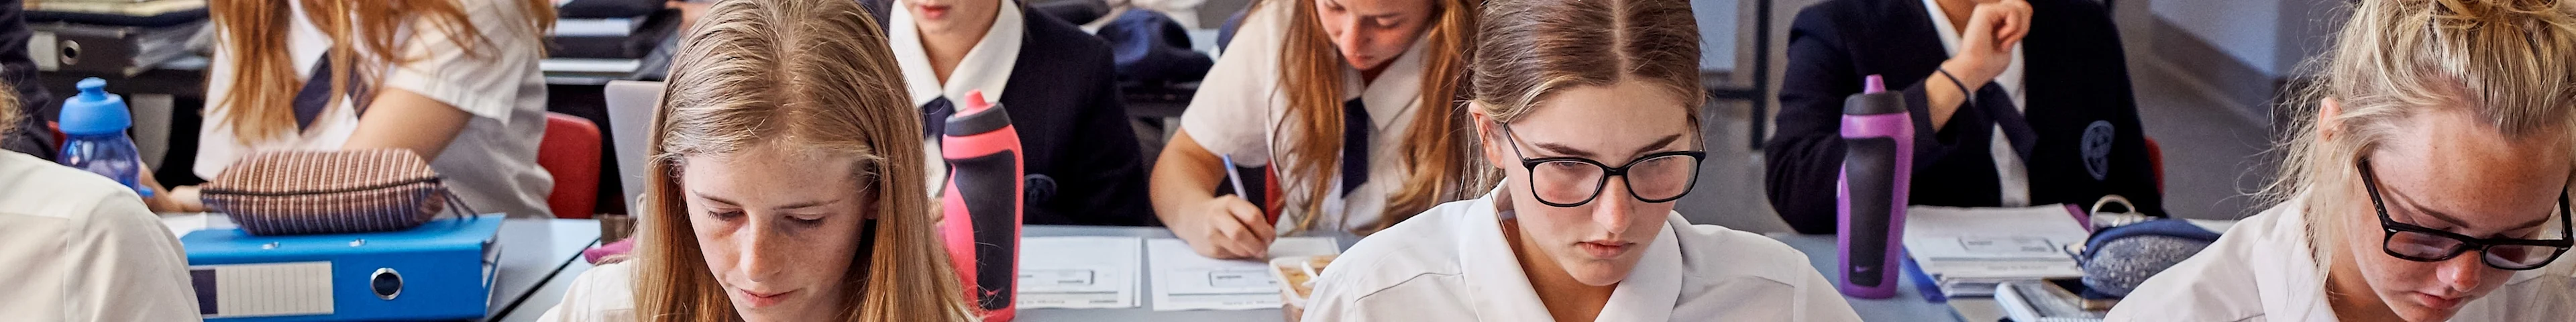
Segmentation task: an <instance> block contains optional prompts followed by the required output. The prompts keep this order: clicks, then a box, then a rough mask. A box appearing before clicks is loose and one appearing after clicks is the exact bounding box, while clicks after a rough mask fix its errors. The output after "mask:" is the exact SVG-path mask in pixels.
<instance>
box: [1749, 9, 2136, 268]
mask: <svg viewBox="0 0 2576 322" xmlns="http://www.w3.org/2000/svg"><path fill="white" fill-rule="evenodd" d="M2030 5H2031V10H2032V11H2033V14H2032V15H2031V21H2030V25H2031V28H2030V30H2031V31H2030V34H2029V35H2028V36H2026V37H2025V38H2024V40H2023V41H2022V42H2021V44H2020V45H2019V46H2018V47H2016V48H2015V49H2013V54H2012V56H2013V58H2012V60H2013V63H2012V64H2011V67H2009V68H2008V69H2007V70H2005V72H2004V73H2003V74H2002V75H1999V76H1998V77H1996V78H1995V79H1994V81H1992V82H1990V83H1988V84H1985V86H1983V87H1978V86H1973V85H1972V86H1969V87H1970V88H1978V89H1974V90H1975V91H1976V93H1973V94H1972V95H1971V96H1973V99H1972V100H1971V101H1972V102H1973V104H1964V103H1963V104H1962V106H1960V107H1959V109H1958V110H1957V112H1956V113H1955V114H1952V115H1951V116H1950V119H1949V120H1948V122H1947V123H1946V124H1945V127H1943V128H1941V129H1940V130H1938V131H1935V130H1933V128H1932V123H1931V121H1932V120H1931V110H1930V109H1929V105H1928V103H1926V101H1927V99H1926V98H1925V97H1924V90H1925V86H1945V87H1946V86H1954V85H1952V84H1951V83H1950V82H1949V81H1947V80H1938V81H1930V82H1925V81H1923V80H1924V79H1926V78H1940V77H1941V76H1939V75H1938V74H1936V73H1935V70H1936V69H1938V68H1940V65H1941V62H1942V61H1944V60H1948V59H1949V58H1950V56H1951V53H1955V52H1957V51H1958V49H1957V48H1958V46H1960V45H1959V43H1960V40H1959V39H1958V34H1957V31H1955V30H1953V29H1954V28H1952V27H1951V21H1949V18H1948V17H1947V16H1945V15H1943V14H1941V11H1940V10H1939V5H1937V4H1935V3H1934V2H1933V0H1833V1H1827V2H1824V3H1819V4H1816V5H1815V6H1812V7H1808V8H1807V9H1805V10H1801V11H1799V13H1798V19H1797V20H1796V22H1795V23H1794V24H1793V25H1792V26H1791V28H1790V34H1789V39H1790V40H1789V67H1788V68H1789V69H1788V72H1787V74H1786V75H1788V76H1787V78H1786V79H1785V82H1784V83H1782V86H1781V91H1780V104H1781V107H1780V115H1779V118H1778V122H1777V123H1778V124H1779V126H1780V127H1779V129H1778V132H1777V133H1776V134H1774V136H1773V137H1772V139H1771V141H1770V142H1769V143H1768V144H1766V145H1765V147H1764V155H1766V156H1768V157H1769V158H1771V159H1770V162H1768V163H1767V164H1766V166H1765V167H1764V172H1765V177H1764V180H1763V183H1764V186H1765V187H1766V188H1767V189H1766V190H1765V191H1766V193H1767V194H1768V195H1769V199H1770V201H1771V205H1772V207H1773V208H1774V209H1778V210H1779V212H1780V217H1781V219H1783V220H1786V221H1788V223H1789V225H1790V227H1792V228H1794V229H1796V230H1797V231H1798V232H1800V233H1807V234H1820V233H1832V232H1833V230H1834V227H1835V218H1836V217H1835V210H1834V209H1835V203H1836V197H1835V196H1836V189H1837V188H1836V187H1837V183H1836V181H1837V178H1838V177H1839V176H1840V174H1841V171H1842V165H1843V153H1844V152H1845V151H1844V146H1843V141H1842V137H1841V135H1840V133H1841V131H1842V130H1841V129H1842V123H1841V122H1842V121H1841V120H1842V107H1843V99H1844V98H1845V97H1847V96H1850V95H1852V94H1858V93H1860V92H1861V89H1862V78H1863V77H1864V76H1869V75H1881V76H1883V78H1884V79H1885V80H1886V82H1887V88H1889V89H1890V90H1892V91H1901V92H1900V93H1901V94H1902V95H1903V96H1904V97H1905V102H1906V104H1907V112H1909V113H1910V114H1911V115H1912V117H1913V118H1914V131H1915V132H1914V151H1912V153H1913V154H1914V164H1912V165H1911V166H1912V167H1913V175H1914V178H1913V186H1912V187H1910V189H1909V190H1908V191H1909V197H1908V200H1909V201H1910V202H1911V203H1913V204H1917V205H1932V206H1952V207H2017V206H2029V205H2043V204H2058V203H2072V204H2092V203H2093V202H2094V201H2096V200H2099V199H2101V198H2102V197H2103V196H2105V195H2121V196H2124V197H2127V198H2128V199H2129V200H2130V201H2132V202H2134V203H2135V204H2136V205H2137V206H2138V207H2139V208H2142V212H2144V213H2148V214H2153V215H2163V214H2164V207H2163V205H2162V204H2163V196H2162V192H2161V191H2159V190H2158V189H2157V187H2156V177H2155V176H2156V175H2155V173H2154V169H2153V167H2152V162H2154V160H2151V159H2149V158H2148V157H2147V151H2146V137H2145V134H2144V133H2145V132H2143V131H2142V129H2141V128H2140V126H2139V122H2138V112H2137V103H2136V100H2135V98H2134V97H2133V96H2132V95H2133V94H2132V93H2131V91H2130V88H2129V76H2128V66H2127V65H2126V63H2124V62H2123V58H2122V56H2121V55H2122V52H2121V49H2120V40H2119V34H2118V31H2117V30H2116V29H2115V28H2114V27H2113V26H2112V24H2111V21H2110V17H2109V16H2108V15H2107V14H2105V13H2104V11H2103V10H2102V7H2101V6H2100V5H2099V4H2095V3H2093V2H2091V1H2083V0H2033V1H2031V2H2030ZM1952 72H1954V73H1956V72H1961V71H1952Z"/></svg>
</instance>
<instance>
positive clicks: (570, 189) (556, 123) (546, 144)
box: [537, 112, 600, 219]
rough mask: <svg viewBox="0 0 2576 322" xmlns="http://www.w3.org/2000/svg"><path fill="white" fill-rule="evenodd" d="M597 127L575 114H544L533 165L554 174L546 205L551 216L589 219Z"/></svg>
mask: <svg viewBox="0 0 2576 322" xmlns="http://www.w3.org/2000/svg"><path fill="white" fill-rule="evenodd" d="M599 140H600V139H599V126H598V125H595V124H591V123H590V120H588V119H583V118H581V117H579V116H572V115H568V114H563V113H554V112H547V113H546V137H545V141H542V142H539V143H537V166H538V167H542V168H545V169H546V172H547V173H551V174H553V175H554V177H555V191H554V192H553V193H551V194H547V195H546V205H547V207H548V208H552V209H553V210H554V212H555V218H566V219H590V216H591V212H592V210H595V209H597V207H598V206H599Z"/></svg>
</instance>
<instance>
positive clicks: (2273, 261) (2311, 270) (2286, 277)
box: [2248, 196, 2335, 321]
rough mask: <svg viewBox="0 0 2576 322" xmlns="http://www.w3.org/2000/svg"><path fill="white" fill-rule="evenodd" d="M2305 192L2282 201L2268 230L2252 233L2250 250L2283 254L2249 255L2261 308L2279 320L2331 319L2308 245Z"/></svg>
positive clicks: (2323, 279) (2332, 315)
mask: <svg viewBox="0 0 2576 322" xmlns="http://www.w3.org/2000/svg"><path fill="white" fill-rule="evenodd" d="M2306 199H2307V198H2306V197H2305V196H2301V197H2297V198H2292V199H2291V200H2289V201H2286V202H2282V204H2284V205H2291V206H2286V207H2282V209H2281V210H2280V212H2279V213H2275V214H2274V216H2275V217H2279V218H2274V219H2273V222H2271V223H2270V224H2271V225H2273V226H2272V227H2271V229H2268V231H2271V232H2273V233H2271V234H2265V235H2262V236H2253V237H2255V239H2254V243H2253V248H2252V251H2253V252H2252V253H2253V254H2285V255H2286V256H2253V258H2251V259H2248V262H2249V263H2248V264H2252V265H2253V267H2254V268H2255V269H2254V270H2253V271H2254V275H2255V276H2254V289H2255V292H2256V294H2259V295H2260V296H2261V297H2262V299H2263V311H2264V312H2269V313H2268V315H2271V316H2273V317H2275V318H2277V319H2275V320H2279V321H2317V320H2332V319H2334V316H2335V315H2334V307H2333V306H2332V305H2330V303H2327V302H2326V293H2325V290H2326V289H2325V276H2323V275H2320V274H2321V272H2319V271H2318V268H2319V266H2317V262H2316V258H2315V257H2313V256H2310V255H2309V254H2314V253H2315V252H2314V251H2312V250H2310V249H2309V247H2308V236H2307V235H2308V230H2307V220H2306V218H2304V217H2306V216H2307V214H2306V212H2307V211H2306V209H2301V208H2302V207H2299V206H2296V205H2300V204H2305V202H2304V201H2305V200H2306Z"/></svg>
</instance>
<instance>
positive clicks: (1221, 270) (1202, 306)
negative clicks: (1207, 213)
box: [1145, 237, 1341, 311]
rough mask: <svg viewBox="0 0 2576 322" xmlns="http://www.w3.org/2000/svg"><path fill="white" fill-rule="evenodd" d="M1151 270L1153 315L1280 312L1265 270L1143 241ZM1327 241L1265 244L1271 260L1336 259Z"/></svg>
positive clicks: (1173, 242)
mask: <svg viewBox="0 0 2576 322" xmlns="http://www.w3.org/2000/svg"><path fill="white" fill-rule="evenodd" d="M1145 249H1146V256H1147V257H1146V258H1147V260H1148V261H1150V262H1151V266H1153V270H1154V276H1153V283H1154V284H1153V285H1154V310H1155V311H1180V310H1257V309H1276V308H1279V306H1280V304H1281V302H1280V301H1281V300H1280V298H1279V280H1278V279H1276V278H1272V277H1271V276H1270V275H1271V274H1270V271H1269V270H1270V264H1268V263H1264V262H1259V261H1248V260H1220V259H1211V258H1207V257H1204V256H1199V253H1198V251H1195V250H1192V249H1190V245H1189V244H1187V243H1183V242H1182V241H1181V240H1179V239H1168V238H1167V239H1154V240H1149V241H1146V243H1145ZM1339 253H1341V248H1340V247H1339V244H1335V243H1334V241H1333V239H1332V238H1330V237H1282V238H1279V239H1278V240H1275V241H1272V242H1271V244H1270V256H1276V257H1288V256H1313V255H1329V254H1339Z"/></svg>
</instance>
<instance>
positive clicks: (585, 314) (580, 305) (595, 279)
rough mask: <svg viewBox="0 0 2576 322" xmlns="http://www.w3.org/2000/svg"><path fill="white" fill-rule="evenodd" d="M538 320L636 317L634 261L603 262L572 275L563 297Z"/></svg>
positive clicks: (594, 321)
mask: <svg viewBox="0 0 2576 322" xmlns="http://www.w3.org/2000/svg"><path fill="white" fill-rule="evenodd" d="M537 321H545V322H563V321H571V322H623V321H640V319H636V318H635V264H634V262H632V261H622V262H614V263H602V264H599V266H594V267H591V268H590V270H586V271H582V272H581V276H577V277H573V280H572V284H571V285H566V286H565V287H564V294H563V301H561V302H555V306H554V307H552V308H547V309H546V312H545V313H544V314H543V315H538V316H537Z"/></svg>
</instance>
